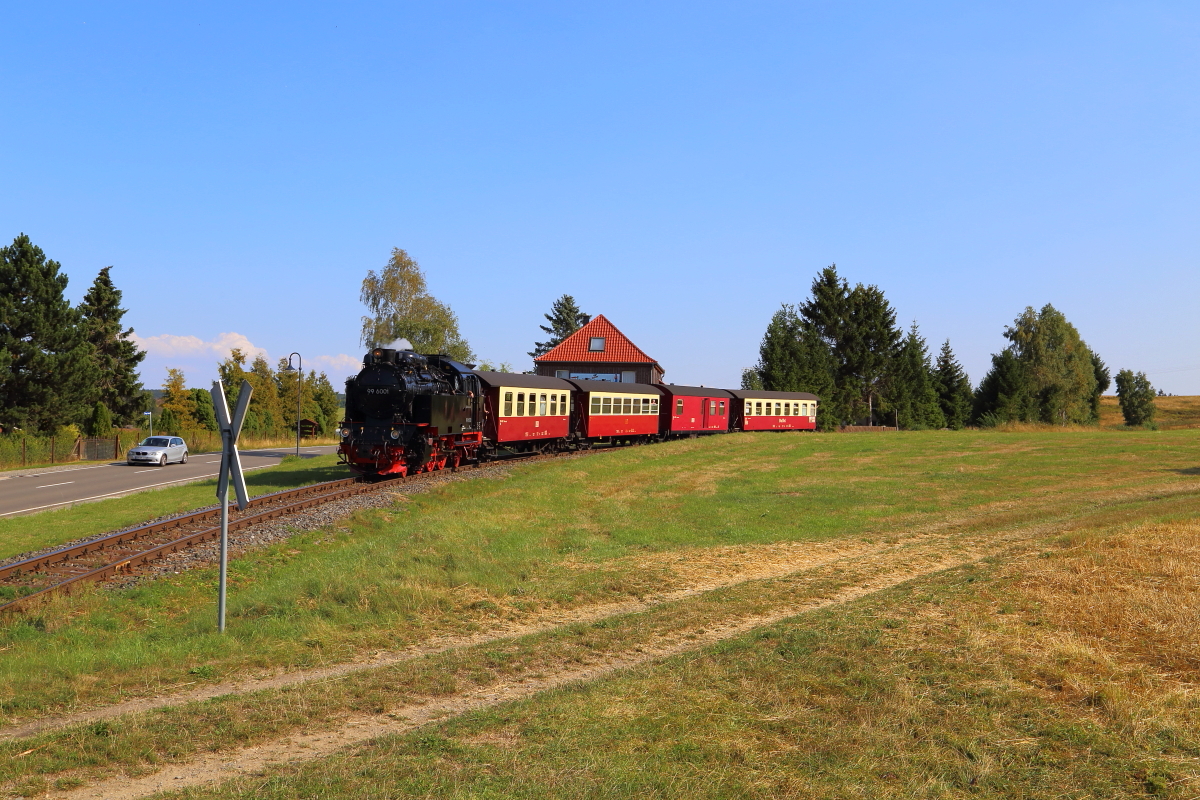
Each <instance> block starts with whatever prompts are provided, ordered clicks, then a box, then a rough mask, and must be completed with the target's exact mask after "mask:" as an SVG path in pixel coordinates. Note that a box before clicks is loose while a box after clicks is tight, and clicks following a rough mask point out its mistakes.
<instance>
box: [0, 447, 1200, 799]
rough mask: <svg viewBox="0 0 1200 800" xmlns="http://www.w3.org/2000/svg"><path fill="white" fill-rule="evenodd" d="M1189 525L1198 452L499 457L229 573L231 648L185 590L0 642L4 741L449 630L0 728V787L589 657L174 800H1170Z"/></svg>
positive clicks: (325, 721)
mask: <svg viewBox="0 0 1200 800" xmlns="http://www.w3.org/2000/svg"><path fill="white" fill-rule="evenodd" d="M210 491H211V490H210ZM1198 511H1200V437H1198V436H1197V434H1196V433H1195V432H1192V431H1159V432H1126V431H1122V432H1100V431H1095V432H1071V433H1055V432H1023V433H1002V432H956V433H952V432H924V433H905V434H896V435H872V436H857V435H852V434H845V435H753V434H751V435H730V436H723V437H714V438H710V439H698V440H688V441H681V442H674V443H670V444H665V445H658V446H653V447H639V448H630V449H625V450H619V451H615V452H607V453H599V454H596V455H593V456H588V457H586V458H579V459H568V460H561V461H550V462H540V463H531V464H524V465H519V466H516V467H514V469H513V470H512V471H511V473H509V474H508V475H507V476H504V477H502V478H498V479H497V478H481V479H478V480H472V481H465V482H460V483H454V484H449V485H446V486H444V487H442V488H439V489H436V490H434V491H432V492H429V493H427V494H421V495H414V496H411V497H408V498H399V499H398V500H397V502H396V504H395V505H394V506H392V507H391V508H389V509H384V510H377V511H371V512H361V513H359V514H358V515H356V516H355V517H353V518H350V519H348V520H345V521H343V522H341V523H337V524H334V525H331V526H330V527H329V528H328V529H327V530H324V531H318V532H313V533H305V534H301V535H298V536H296V537H294V538H292V539H290V540H288V541H287V542H286V543H283V544H281V545H277V546H274V547H271V548H268V549H265V550H263V551H260V552H257V553H253V554H250V555H248V556H247V557H245V558H243V559H241V560H239V561H237V562H236V563H235V564H234V565H233V566H232V569H231V599H230V617H229V631H228V634H227V635H226V636H224V637H220V636H218V635H216V634H215V633H214V632H213V630H212V628H213V603H214V598H213V580H214V578H213V575H212V574H211V572H210V571H207V570H198V571H195V572H192V573H187V574H183V575H178V576H172V578H171V579H169V580H160V581H157V582H154V583H147V584H143V585H141V586H138V587H136V588H134V589H129V590H122V591H111V590H104V589H93V590H90V591H87V592H85V593H83V594H82V595H79V596H76V597H73V598H70V599H67V600H62V601H56V603H55V604H54V605H51V606H47V607H46V608H45V609H42V610H40V611H39V612H37V613H33V614H27V615H24V616H21V617H17V618H13V619H10V620H5V621H3V622H2V623H0V654H2V660H0V712H2V713H3V715H4V718H5V719H6V720H7V722H8V723H15V722H19V721H28V720H36V719H39V718H42V717H45V716H46V715H51V714H61V713H67V712H72V711H76V710H78V709H82V708H89V707H102V706H104V705H105V704H108V703H113V702H117V701H121V700H126V699H128V698H137V697H152V696H154V695H156V694H161V693H163V692H169V691H171V690H172V689H173V688H175V687H179V686H184V685H186V686H188V687H196V686H204V685H218V684H221V683H222V682H224V681H229V680H236V679H239V678H245V677H248V676H254V675H259V674H273V673H275V672H277V671H283V672H285V673H286V672H289V671H293V672H294V671H299V670H305V669H311V668H314V667H321V666H328V665H336V664H339V663H346V662H350V661H353V660H355V659H361V658H365V657H368V656H369V655H370V654H372V653H376V652H378V651H381V650H386V651H394V650H397V649H400V648H404V647H406V646H409V645H419V644H421V643H423V642H427V641H429V640H430V638H431V637H461V638H460V639H458V640H455V641H462V642H463V644H462V646H456V647H450V648H449V649H445V648H443V649H441V650H438V649H437V648H434V649H432V650H429V652H427V653H426V654H424V655H419V654H418V655H419V657H414V658H411V659H408V660H403V661H400V662H397V663H392V664H390V665H387V666H381V667H377V668H371V669H363V670H358V671H354V672H349V673H345V674H342V675H341V676H340V677H338V678H337V679H336V680H332V681H331V680H329V679H322V680H319V681H310V682H301V683H296V684H294V685H291V686H284V687H278V688H269V689H264V690H261V691H258V692H254V693H251V694H244V693H227V694H224V695H222V696H219V697H214V698H211V699H203V700H194V701H190V702H180V703H179V704H175V705H168V706H166V707H163V708H158V709H155V710H147V711H142V712H138V713H132V714H128V715H125V716H121V717H117V718H115V719H113V720H111V721H105V722H83V723H79V724H76V725H71V726H67V727H64V728H59V729H55V730H51V731H47V732H44V733H38V734H34V735H29V736H22V737H18V738H15V739H9V740H3V741H0V756H3V757H0V787H6V788H8V789H9V790H10V791H11V792H13V793H16V794H23V795H31V794H36V793H38V792H41V791H44V790H46V789H49V788H55V787H58V788H61V789H67V788H70V787H72V786H77V785H81V784H83V783H87V782H94V781H97V780H101V779H103V778H104V777H105V776H109V775H116V774H126V775H138V774H143V773H152V772H154V771H156V770H158V769H161V768H163V766H164V765H166V764H171V763H184V762H189V761H190V760H193V759H197V758H201V757H203V755H204V754H206V753H211V752H220V753H234V752H237V750H238V748H240V747H243V746H245V745H247V744H255V743H257V744H267V743H272V742H277V741H280V740H283V739H286V738H287V737H296V736H299V735H301V734H305V735H307V734H311V733H313V732H314V731H315V732H320V731H323V730H330V731H332V730H336V729H338V728H339V726H341V725H343V724H347V720H353V719H355V718H357V717H358V716H365V718H367V719H372V720H374V719H379V720H384V721H385V722H386V720H387V719H389V717H388V715H389V714H392V715H394V717H395V718H396V719H397V720H402V719H403V718H404V717H405V716H406V715H407V716H411V715H412V714H415V713H416V712H415V711H413V709H419V708H422V707H426V706H429V705H430V704H432V705H437V704H438V703H442V702H447V701H448V699H449V700H453V699H455V698H461V697H464V696H468V695H471V693H472V692H477V691H496V692H503V691H514V692H515V691H517V690H516V689H513V688H512V687H520V686H521V685H522V684H527V685H529V686H534V687H536V686H538V685H540V684H539V683H538V682H539V681H543V680H549V677H548V676H550V677H552V676H554V675H558V674H566V675H570V674H573V673H571V670H573V669H578V670H584V669H585V668H595V669H599V668H600V667H602V666H603V667H605V670H602V671H601V673H597V674H596V675H595V676H593V677H589V678H588V679H587V680H584V681H583V682H580V683H575V684H571V683H568V684H566V685H563V686H561V687H559V688H547V689H545V690H542V691H536V692H530V693H528V696H520V697H518V696H516V695H514V699H512V700H510V701H507V702H497V703H495V704H493V705H490V706H488V707H486V708H483V707H481V708H479V709H478V710H474V711H472V710H469V709H468V712H467V713H462V711H461V709H460V710H459V711H452V710H448V711H447V712H446V716H448V719H446V720H445V721H442V722H436V723H431V724H428V725H424V726H422V727H420V728H418V729H416V730H412V731H405V730H400V729H397V732H395V733H381V734H380V736H378V737H375V738H373V739H371V740H370V741H369V742H367V743H365V744H362V745H358V746H353V747H350V748H349V749H347V750H345V751H341V752H337V753H334V754H333V755H331V756H329V757H326V758H321V759H318V760H316V761H314V762H312V763H311V764H307V765H306V764H303V763H298V764H297V765H295V766H291V767H279V768H272V769H269V770H267V771H266V772H261V771H258V772H256V773H255V774H254V775H253V776H252V777H244V778H239V779H234V780H232V781H230V782H227V783H225V784H223V785H222V786H220V787H217V788H214V789H204V790H201V789H192V790H189V791H190V794H189V796H216V797H234V796H237V797H241V796H247V797H250V796H253V797H298V796H311V797H316V796H321V797H346V796H354V797H406V796H418V797H425V796H439V797H440V796H451V797H453V796H459V797H630V796H648V797H787V796H795V797H810V796H820V797H875V796H906V797H907V796H912V797H958V796H963V797H968V796H971V797H974V796H981V795H982V796H995V797H1022V796H1028V797H1049V796H1064V797H1103V796H1108V797H1127V796H1131V795H1136V794H1142V795H1146V794H1151V795H1157V796H1167V797H1191V796H1195V795H1196V794H1198V793H1200V784H1197V783H1195V782H1194V778H1195V776H1196V775H1198V774H1200V739H1198V737H1197V734H1196V733H1195V732H1196V731H1197V730H1200V727H1198V726H1197V723H1198V722H1200V718H1198V717H1200V702H1197V701H1196V700H1195V699H1194V697H1193V695H1194V692H1193V691H1192V689H1191V688H1190V687H1192V686H1194V685H1195V682H1196V680H1197V678H1198V677H1200V652H1198V651H1197V650H1196V645H1195V642H1196V641H1200V638H1198V637H1196V636H1195V635H1194V634H1196V633H1197V632H1200V631H1198V630H1197V615H1196V613H1195V612H1194V611H1193V612H1191V614H1190V616H1189V614H1188V613H1187V609H1189V608H1190V609H1196V608H1200V579H1198V578H1197V572H1196V569H1195V567H1194V564H1195V563H1197V562H1196V560H1195V558H1194V555H1195V553H1196V552H1197V551H1200V547H1198V543H1200V530H1197V528H1196V526H1195V524H1194V523H1193V522H1192V520H1194V519H1195V517H1196V514H1197V512H1198ZM805 608H811V610H809V611H804V609H805ZM604 609H611V612H606V611H604ZM1180 609H1184V611H1183V612H1182V613H1181V612H1180ZM592 610H595V616H594V618H592V621H585V622H570V621H568V622H566V623H564V624H559V625H555V624H548V623H553V621H554V620H555V619H558V618H560V617H559V616H556V615H560V616H561V615H566V616H568V617H569V615H570V614H584V613H591V611H592ZM747 620H749V621H750V622H749V623H747ZM755 620H764V621H763V622H761V624H759V623H757V622H755ZM721 630H728V631H731V632H732V633H730V634H729V635H728V636H725V635H722V636H717V638H716V639H712V637H714V636H716V634H715V633H714V631H718V632H719V631H721ZM471 637H474V638H471ZM710 640H711V641H710ZM1138 642H1143V644H1141V645H1139V644H1138ZM1145 642H1150V643H1151V644H1153V646H1146V645H1145ZM589 665H591V666H589ZM608 667H611V669H609V668H608ZM580 674H581V675H582V674H583V673H580ZM589 674H590V673H589ZM505 687H508V688H505ZM517 694H519V692H517ZM472 696H473V695H472ZM447 708H448V709H452V708H454V707H453V706H447ZM356 724H357V723H356ZM389 724H390V723H389ZM395 724H396V725H400V724H401V723H400V722H397V723H395ZM381 730H386V728H382V729H381ZM26 751H29V752H28V753H26ZM18 754H22V755H18ZM1189 792H1190V794H1189Z"/></svg>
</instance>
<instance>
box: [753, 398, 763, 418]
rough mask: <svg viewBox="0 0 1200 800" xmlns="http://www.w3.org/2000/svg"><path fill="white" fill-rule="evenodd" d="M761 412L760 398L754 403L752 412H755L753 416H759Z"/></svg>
mask: <svg viewBox="0 0 1200 800" xmlns="http://www.w3.org/2000/svg"><path fill="white" fill-rule="evenodd" d="M762 413H763V411H762V401H761V400H759V401H758V402H756V403H755V404H754V414H755V416H760V415H761V414H762Z"/></svg>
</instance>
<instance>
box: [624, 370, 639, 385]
mask: <svg viewBox="0 0 1200 800" xmlns="http://www.w3.org/2000/svg"><path fill="white" fill-rule="evenodd" d="M621 383H637V373H636V372H634V371H632V370H630V371H628V372H622V373H621Z"/></svg>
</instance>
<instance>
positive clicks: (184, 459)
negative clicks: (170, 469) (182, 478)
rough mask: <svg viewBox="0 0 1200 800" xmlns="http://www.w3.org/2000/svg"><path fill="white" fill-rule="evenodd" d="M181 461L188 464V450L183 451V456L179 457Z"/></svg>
mask: <svg viewBox="0 0 1200 800" xmlns="http://www.w3.org/2000/svg"><path fill="white" fill-rule="evenodd" d="M179 463H180V464H186V463H187V451H186V450H185V451H184V452H183V458H181V459H179Z"/></svg>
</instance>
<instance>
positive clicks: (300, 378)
mask: <svg viewBox="0 0 1200 800" xmlns="http://www.w3.org/2000/svg"><path fill="white" fill-rule="evenodd" d="M292 356H295V357H296V360H297V361H298V362H299V363H300V368H299V369H296V368H295V367H293V366H292ZM283 371H284V372H294V373H296V457H297V458H299V456H300V384H301V383H303V382H304V359H303V358H301V357H300V354H299V353H292V355H290V356H288V365H287V366H286V367H284V368H283Z"/></svg>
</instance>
